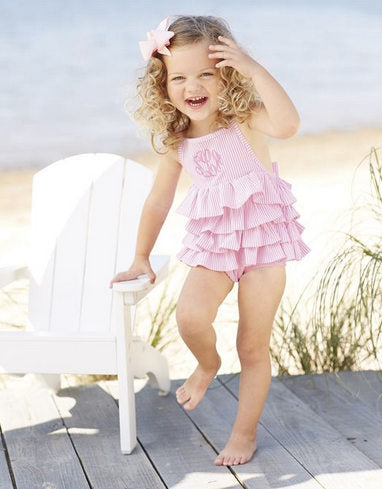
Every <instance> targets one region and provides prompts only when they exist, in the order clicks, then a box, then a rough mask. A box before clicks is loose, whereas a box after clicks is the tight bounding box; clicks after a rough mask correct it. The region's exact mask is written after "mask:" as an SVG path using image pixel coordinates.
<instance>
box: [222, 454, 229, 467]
mask: <svg viewBox="0 0 382 489" xmlns="http://www.w3.org/2000/svg"><path fill="white" fill-rule="evenodd" d="M230 462H231V457H230V456H229V455H227V456H226V457H224V460H223V465H231V464H230Z"/></svg>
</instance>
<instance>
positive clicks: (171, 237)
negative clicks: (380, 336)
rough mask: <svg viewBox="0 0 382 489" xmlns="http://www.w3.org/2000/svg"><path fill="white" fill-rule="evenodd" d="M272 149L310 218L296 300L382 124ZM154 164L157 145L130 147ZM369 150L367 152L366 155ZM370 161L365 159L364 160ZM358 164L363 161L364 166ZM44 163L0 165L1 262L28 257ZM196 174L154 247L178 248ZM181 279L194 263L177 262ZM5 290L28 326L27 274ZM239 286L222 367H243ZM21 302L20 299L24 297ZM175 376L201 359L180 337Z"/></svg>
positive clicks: (9, 322) (334, 240) (291, 289)
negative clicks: (36, 183) (181, 210)
mask: <svg viewBox="0 0 382 489" xmlns="http://www.w3.org/2000/svg"><path fill="white" fill-rule="evenodd" d="M269 143H270V151H271V156H272V159H273V160H274V161H277V162H278V165H279V171H280V176H281V177H282V178H284V179H285V180H287V181H288V182H290V183H291V184H292V192H293V193H294V195H295V196H296V198H297V202H296V204H295V207H296V209H297V210H298V212H299V213H300V215H301V217H300V218H299V221H300V222H301V224H303V225H304V226H305V228H306V229H305V230H304V232H303V239H304V241H305V242H306V243H307V244H308V246H309V247H310V248H311V249H312V251H311V253H309V254H308V255H307V256H306V257H305V258H304V259H303V260H301V261H294V262H288V264H287V286H286V289H285V292H284V297H286V296H288V297H289V298H290V299H291V300H292V301H293V300H296V299H297V297H298V296H299V294H300V292H301V291H302V290H303V288H304V287H305V286H306V284H308V283H309V282H311V280H312V277H313V275H314V274H315V273H317V271H319V270H320V269H322V267H323V266H324V264H325V262H326V261H327V259H328V256H330V252H331V250H334V251H335V249H336V247H337V248H338V246H339V243H340V241H341V239H343V237H342V235H341V231H343V230H345V229H347V226H348V225H349V224H348V219H347V215H348V210H349V208H350V207H351V206H352V205H353V204H354V201H355V200H356V199H358V198H359V197H360V195H364V194H365V192H367V190H368V188H369V174H368V168H367V156H368V154H369V152H370V149H371V148H372V147H373V146H375V147H381V146H382V128H360V129H358V130H353V131H349V132H335V131H328V132H325V133H321V134H317V135H301V136H299V135H297V136H294V137H293V138H290V139H286V140H270V142H269ZM126 156H129V157H131V158H133V159H135V160H136V161H139V162H141V163H142V164H145V165H146V166H148V167H149V168H152V169H153V170H154V171H155V165H156V158H155V154H153V153H146V154H143V153H142V154H139V155H126ZM365 158H366V159H365ZM362 160H364V161H363V163H362V164H361V165H360V163H361V162H362ZM357 167H359V168H357ZM37 171H38V168H29V169H22V170H6V171H2V172H0V266H1V265H5V264H7V263H20V262H24V260H25V257H26V252H27V248H28V239H29V219H30V210H31V193H32V178H33V175H34V174H35V173H36V172H37ZM189 183H190V181H189V179H188V177H187V175H185V174H182V176H181V179H180V182H179V186H178V190H177V194H176V197H175V201H174V205H173V208H172V210H171V211H170V214H169V216H168V218H167V221H166V223H165V225H164V226H163V228H162V231H161V234H160V236H159V238H158V240H157V243H156V245H155V247H154V250H153V252H154V253H165V254H172V255H175V253H176V252H177V251H178V249H179V248H180V243H181V239H182V237H183V234H184V225H185V218H184V217H183V216H180V215H178V214H176V213H175V212H174V211H175V208H176V205H177V204H178V203H179V202H180V201H181V200H182V199H183V197H184V195H185V192H186V190H187V187H188V185H189ZM177 270H178V271H177V274H176V276H177V277H178V278H179V280H182V279H183V277H184V276H185V274H186V272H187V270H188V268H187V267H186V266H184V265H182V264H180V265H178V268H177ZM16 285H17V286H16V287H14V288H12V287H8V288H7V289H5V292H4V291H3V292H1V293H0V327H3V328H4V327H15V326H19V327H23V324H25V318H26V311H27V294H26V289H25V286H26V284H25V283H23V281H20V282H18V284H16ZM236 295H237V287H236V286H235V287H234V289H233V291H232V292H231V293H230V294H229V296H228V297H227V299H226V301H225V302H224V304H223V306H222V307H221V309H220V311H219V314H218V317H217V319H216V321H215V327H216V329H217V331H218V348H220V351H221V352H222V356H223V367H222V372H232V371H234V370H237V369H238V363H237V358H236V354H235V350H234V340H235V333H236V324H237V310H236ZM17 303H20V304H21V307H18V304H17ZM165 352H166V354H167V355H168V358H169V360H170V369H171V375H172V377H173V378H176V377H183V376H185V375H187V374H188V373H189V372H190V371H191V370H192V368H193V365H194V360H193V358H192V356H191V354H189V353H188V351H187V350H186V349H185V347H184V346H183V345H182V344H181V342H179V341H177V342H175V343H174V344H172V346H171V347H169V348H167V349H166V350H165Z"/></svg>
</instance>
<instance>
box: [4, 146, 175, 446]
mask: <svg viewBox="0 0 382 489" xmlns="http://www.w3.org/2000/svg"><path fill="white" fill-rule="evenodd" d="M151 183H152V173H151V171H150V170H148V169H147V168H145V167H143V166H142V165H139V164H138V163H136V162H134V161H131V160H128V159H125V158H123V157H121V156H118V155H113V154H102V153H100V154H82V155H77V156H72V157H70V158H67V159H64V160H61V161H58V162H56V163H53V164H51V165H49V166H47V167H46V168H44V169H42V170H41V171H39V172H37V173H36V174H35V175H34V179H33V197H32V222H31V250H30V255H29V260H28V261H29V263H28V267H27V266H25V267H23V266H19V267H18V266H10V267H3V268H0V287H3V286H4V285H6V284H8V283H10V282H12V281H14V280H16V279H19V278H22V277H29V279H30V285H29V310H28V317H29V318H28V327H27V329H26V330H25V331H1V332H0V372H7V373H28V372H31V373H32V372H33V373H42V374H48V375H46V376H45V377H46V379H47V380H49V379H50V381H51V387H53V388H56V389H57V388H59V379H60V376H59V375H57V374H60V373H73V374H79V373H87V374H117V375H118V383H119V419H120V434H121V450H122V452H123V453H130V452H131V451H132V450H133V449H134V447H135V445H136V423H135V403H134V386H133V377H134V376H137V377H142V376H144V375H145V374H148V376H149V379H150V382H151V383H152V385H155V386H156V387H158V388H159V389H160V391H161V393H164V394H165V393H168V391H169V389H170V381H169V375H168V366H167V361H166V359H165V358H164V357H163V356H162V355H161V354H160V353H159V352H158V351H157V350H155V349H154V348H152V347H151V346H149V345H148V344H146V343H145V342H143V341H142V340H140V339H139V338H135V337H132V327H131V322H132V321H131V320H132V319H133V318H134V310H135V307H134V305H135V304H136V303H137V302H138V301H139V300H140V299H142V298H143V297H144V296H146V294H147V293H148V292H149V291H150V290H151V289H152V288H153V287H154V286H155V285H157V284H158V283H159V282H160V281H161V280H163V279H164V278H165V277H166V276H167V273H168V266H169V257H168V256H156V257H155V256H154V257H152V258H151V264H152V267H153V269H154V271H155V272H156V274H157V279H156V282H155V284H154V285H152V284H150V282H149V279H148V277H147V275H141V276H140V277H138V278H137V279H136V280H130V281H126V282H119V283H117V284H114V286H113V289H110V288H109V283H110V280H111V278H112V277H113V276H114V275H115V274H116V273H117V272H119V271H122V270H126V269H127V268H128V267H129V266H130V264H131V262H132V259H133V256H134V250H135V242H136V234H137V229H138V223H139V218H140V214H141V209H142V205H143V203H144V200H145V198H146V196H147V194H148V192H149V189H150V188H151ZM52 374H56V375H52Z"/></svg>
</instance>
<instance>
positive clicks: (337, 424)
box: [0, 371, 382, 489]
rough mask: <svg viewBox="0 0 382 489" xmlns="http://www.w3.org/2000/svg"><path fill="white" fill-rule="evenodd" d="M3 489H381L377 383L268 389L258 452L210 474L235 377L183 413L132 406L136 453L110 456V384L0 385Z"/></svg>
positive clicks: (159, 401) (146, 394) (150, 398)
mask: <svg viewBox="0 0 382 489" xmlns="http://www.w3.org/2000/svg"><path fill="white" fill-rule="evenodd" d="M1 378H2V379H5V383H4V386H3V387H2V388H1V390H0V425H1V437H2V450H0V489H16V488H17V489H35V488H36V489H37V488H38V489H64V488H65V489H89V488H91V489H162V488H171V489H175V488H176V489H186V488H187V489H223V488H224V489H228V488H238V489H240V488H243V487H244V488H253V489H255V488H256V489H267V488H299V489H307V488H309V489H323V488H324V489H342V488H343V489H360V488H364V489H381V488H382V377H381V374H380V373H379V374H377V373H376V372H372V371H368V372H357V373H354V372H344V373H341V374H339V375H334V374H325V375H314V376H295V377H283V378H280V377H278V378H273V379H272V385H271V389H270V392H269V395H268V399H267V402H266V407H265V410H264V412H263V414H262V417H261V424H260V426H259V431H258V439H257V441H258V445H259V449H258V451H257V453H256V454H255V456H254V457H253V459H252V460H251V461H250V462H249V463H247V464H245V465H242V466H235V467H232V468H230V467H216V466H215V465H213V460H214V458H215V457H216V453H217V452H218V451H219V450H220V449H221V448H222V447H223V446H224V444H225V442H226V440H227V438H228V436H229V433H230V429H231V426H232V423H233V420H234V417H235V413H236V408H237V392H238V377H237V376H229V375H228V376H221V377H219V379H218V380H215V381H214V383H213V385H212V386H211V388H210V389H209V390H208V392H207V395H206V397H205V398H204V400H203V401H202V403H201V405H200V406H199V407H198V408H197V409H195V410H194V411H192V412H185V411H184V410H183V408H182V407H180V406H179V405H178V404H177V402H176V400H175V397H174V390H175V389H176V387H177V386H178V385H179V384H180V381H173V382H172V393H171V394H170V395H169V396H167V397H160V396H158V395H157V393H156V391H154V390H153V389H151V387H149V386H145V387H144V388H142V389H141V390H140V391H139V392H137V395H136V401H137V420H138V437H139V444H138V446H137V448H136V449H135V451H134V452H133V453H132V454H131V455H121V453H120V451H119V426H118V410H117V409H118V407H117V401H116V399H115V397H117V385H116V382H115V381H107V382H106V381H102V382H98V383H97V384H93V385H84V386H79V387H73V386H69V387H64V388H63V389H61V390H60V391H59V393H58V394H57V395H52V394H51V393H50V391H48V390H47V389H46V388H44V387H42V386H41V385H39V384H38V383H36V382H35V381H34V380H33V379H34V377H33V376H27V377H24V378H17V377H16V378H15V377H11V376H2V377H1Z"/></svg>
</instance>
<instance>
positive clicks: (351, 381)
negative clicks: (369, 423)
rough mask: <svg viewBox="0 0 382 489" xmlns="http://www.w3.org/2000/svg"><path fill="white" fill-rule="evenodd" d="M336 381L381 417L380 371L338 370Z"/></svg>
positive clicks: (381, 379) (381, 386) (381, 391)
mask: <svg viewBox="0 0 382 489" xmlns="http://www.w3.org/2000/svg"><path fill="white" fill-rule="evenodd" d="M337 376H338V382H339V383H341V384H342V385H343V387H344V388H345V389H348V390H349V391H350V392H351V393H352V395H354V396H356V397H357V398H358V399H359V400H360V401H361V402H363V403H365V404H366V405H367V406H369V408H370V409H371V410H372V411H373V413H374V414H375V415H376V416H378V417H379V418H380V419H382V372H381V371H374V370H364V371H362V372H350V371H349V372H339V373H338V374H337Z"/></svg>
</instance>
